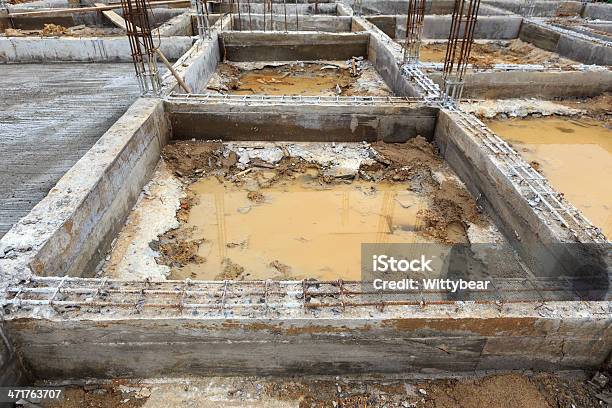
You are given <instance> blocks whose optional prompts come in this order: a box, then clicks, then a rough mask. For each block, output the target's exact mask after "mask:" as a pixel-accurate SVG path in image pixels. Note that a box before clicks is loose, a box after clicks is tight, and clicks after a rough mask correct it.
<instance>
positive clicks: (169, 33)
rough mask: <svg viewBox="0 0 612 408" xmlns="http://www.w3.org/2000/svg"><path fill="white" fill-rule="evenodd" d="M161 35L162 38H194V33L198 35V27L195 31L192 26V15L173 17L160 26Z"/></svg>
mask: <svg viewBox="0 0 612 408" xmlns="http://www.w3.org/2000/svg"><path fill="white" fill-rule="evenodd" d="M158 32H159V35H161V36H162V37H173V36H184V35H186V36H192V35H194V33H196V34H197V26H196V28H195V30H194V27H193V26H192V19H191V14H190V13H183V14H179V15H178V16H175V17H172V18H171V19H170V20H168V21H166V22H165V23H164V24H162V25H161V26H159V30H158Z"/></svg>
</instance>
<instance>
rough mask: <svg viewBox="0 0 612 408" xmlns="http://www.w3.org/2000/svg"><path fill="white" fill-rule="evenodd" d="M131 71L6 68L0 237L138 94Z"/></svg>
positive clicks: (0, 134) (0, 129)
mask: <svg viewBox="0 0 612 408" xmlns="http://www.w3.org/2000/svg"><path fill="white" fill-rule="evenodd" d="M133 70H134V68H133V66H132V65H131V64H53V65H44V66H41V65H6V66H4V67H3V68H2V72H3V75H1V76H0V81H1V83H2V86H1V90H0V94H1V95H2V96H1V97H0V179H2V183H0V236H2V235H4V233H6V231H8V229H9V228H10V227H11V225H12V224H13V223H15V222H16V221H17V220H18V219H19V218H21V217H23V216H24V215H26V214H27V213H28V212H29V211H30V209H32V207H34V205H35V204H36V203H37V202H38V201H40V200H41V199H42V198H43V197H44V196H45V195H47V192H48V191H49V190H50V189H51V187H53V186H54V185H55V183H56V182H57V180H59V178H60V177H61V176H62V175H63V174H64V173H65V172H66V171H67V170H68V169H69V168H70V167H71V166H72V165H73V164H74V163H76V161H77V160H78V159H79V158H80V157H81V156H82V155H83V154H84V153H85V152H87V150H89V148H90V147H91V146H92V145H93V144H94V143H95V142H96V140H98V138H99V137H100V136H102V134H103V133H104V132H105V131H106V129H108V128H109V127H110V126H111V125H112V124H113V123H114V122H115V121H116V120H117V119H118V118H119V117H120V116H121V115H122V114H123V112H125V110H126V109H127V107H128V106H129V105H130V104H131V103H132V101H134V100H135V99H136V97H137V96H138V95H139V91H138V86H137V85H136V82H135V81H134V73H133V72H134V71H133ZM76 78H78V79H79V80H78V81H77V80H75V79H76Z"/></svg>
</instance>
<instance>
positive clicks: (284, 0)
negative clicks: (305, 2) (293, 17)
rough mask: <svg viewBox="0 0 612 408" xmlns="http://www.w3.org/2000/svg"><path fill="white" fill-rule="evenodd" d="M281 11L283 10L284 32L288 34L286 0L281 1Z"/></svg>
mask: <svg viewBox="0 0 612 408" xmlns="http://www.w3.org/2000/svg"><path fill="white" fill-rule="evenodd" d="M283 9H284V10H285V32H288V31H289V30H288V28H287V0H283Z"/></svg>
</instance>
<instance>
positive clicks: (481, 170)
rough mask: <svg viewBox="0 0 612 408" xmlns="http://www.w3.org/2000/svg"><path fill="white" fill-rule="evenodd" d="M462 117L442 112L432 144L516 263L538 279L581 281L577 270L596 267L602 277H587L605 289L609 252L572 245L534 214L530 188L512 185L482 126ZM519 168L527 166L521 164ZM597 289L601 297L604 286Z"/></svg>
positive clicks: (555, 224)
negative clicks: (509, 246) (500, 235)
mask: <svg viewBox="0 0 612 408" xmlns="http://www.w3.org/2000/svg"><path fill="white" fill-rule="evenodd" d="M461 115H462V114H461V113H460V112H457V111H452V110H446V109H441V110H440V111H439V115H438V121H437V124H436V130H435V134H434V140H435V141H436V143H437V145H438V146H439V147H440V152H441V154H442V155H443V157H444V160H445V161H447V162H448V163H449V164H450V166H451V167H452V168H453V170H454V171H455V172H456V173H457V175H459V177H460V178H461V180H462V181H463V183H465V185H466V187H467V188H468V190H470V192H471V193H472V195H473V196H474V197H478V199H479V203H480V205H481V206H482V207H483V208H485V209H486V210H487V213H488V214H489V215H490V216H491V217H492V219H493V220H494V221H495V223H496V225H497V226H498V228H499V229H500V230H501V231H502V232H503V233H504V235H505V236H506V237H507V239H508V240H509V242H510V243H511V244H512V246H513V247H514V248H515V250H516V251H517V253H518V254H519V256H520V258H521V261H522V262H524V263H525V265H527V267H528V268H529V270H530V271H531V272H532V273H533V274H534V275H535V276H538V277H558V276H571V277H582V278H583V279H584V276H582V274H584V273H585V270H584V269H581V268H583V267H584V265H585V264H586V263H588V264H589V265H595V266H598V267H599V266H601V267H602V268H603V269H602V270H601V275H602V276H600V271H599V269H596V268H594V269H592V271H593V273H594V274H595V275H597V276H596V277H595V276H594V277H593V279H595V278H596V279H603V283H602V286H604V284H605V285H607V284H608V283H607V281H608V279H607V275H605V274H606V273H607V272H606V271H607V270H608V269H609V268H610V264H611V262H612V259H610V254H609V252H608V251H609V246H607V245H605V244H602V245H596V244H589V243H588V242H592V241H590V240H589V241H586V240H585V238H584V234H583V235H582V236H583V237H582V238H580V239H577V238H576V237H575V236H574V234H573V232H572V230H571V229H569V228H568V227H567V226H564V225H563V224H562V223H560V222H559V221H558V220H557V219H556V218H555V216H554V215H553V214H552V213H550V212H548V211H547V210H546V209H540V210H536V209H534V205H533V203H530V202H529V200H528V198H527V197H529V196H531V195H533V192H532V191H531V190H530V188H529V187H527V186H525V185H524V183H521V182H519V181H518V180H516V179H515V178H514V177H513V176H512V174H514V173H515V170H513V169H512V168H509V166H508V165H507V164H506V163H505V161H504V156H501V155H496V154H495V153H493V152H492V151H490V150H488V148H487V147H486V146H485V144H484V143H483V142H482V140H481V138H480V137H479V136H478V135H479V134H482V133H481V132H482V130H481V129H482V127H483V126H484V125H480V124H478V125H472V124H468V123H466V121H465V120H464V119H463V118H462V117H461ZM513 155H514V156H515V157H513V163H521V162H522V163H524V161H523V159H522V158H521V157H520V156H518V154H517V153H514V154H513ZM523 165H524V166H528V164H526V163H525V164H523ZM561 200H562V199H561ZM540 205H541V206H544V205H543V204H536V205H535V207H537V206H540ZM565 205H567V203H566V204H565ZM580 240H585V241H580ZM578 242H585V244H584V245H582V244H578ZM606 252H608V253H606ZM589 271H591V269H589ZM603 275H605V276H603ZM594 282H595V280H594ZM597 282H599V280H598V281H597ZM602 289H603V290H604V291H605V290H606V289H607V286H606V287H603V288H602Z"/></svg>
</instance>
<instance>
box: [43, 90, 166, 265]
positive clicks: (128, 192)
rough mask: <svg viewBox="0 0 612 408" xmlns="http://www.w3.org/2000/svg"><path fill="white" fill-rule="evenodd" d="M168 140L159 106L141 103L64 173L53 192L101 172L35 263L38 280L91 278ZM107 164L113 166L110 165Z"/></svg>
mask: <svg viewBox="0 0 612 408" xmlns="http://www.w3.org/2000/svg"><path fill="white" fill-rule="evenodd" d="M168 137H169V128H168V124H167V122H166V119H165V116H164V113H163V104H162V103H161V101H158V100H154V99H140V100H139V101H137V102H136V103H134V105H132V107H131V108H130V109H129V110H128V111H127V112H126V114H125V115H124V116H123V117H122V118H121V119H119V121H117V123H116V124H115V125H113V127H111V128H110V129H109V130H108V131H107V132H106V134H104V136H102V138H101V139H100V141H99V142H98V143H96V145H94V147H93V148H92V149H91V150H90V151H89V152H88V153H87V154H86V155H85V156H84V157H83V158H82V159H81V160H80V161H79V162H78V163H77V164H76V165H75V166H74V167H73V168H72V169H70V170H69V171H68V173H66V175H65V176H64V177H63V178H62V179H61V180H60V182H59V183H58V185H57V186H56V187H55V189H58V190H60V191H61V190H62V187H64V186H66V185H67V184H71V183H79V182H80V179H81V178H82V173H83V171H85V169H84V167H88V168H89V171H91V170H92V165H97V167H98V168H99V170H100V173H97V174H96V175H97V176H98V178H97V179H94V180H93V181H94V184H93V185H92V186H90V188H89V191H88V192H87V194H86V195H85V196H84V197H83V201H81V202H79V203H78V206H77V207H75V208H74V210H73V212H72V213H71V214H70V217H69V218H68V219H66V220H65V221H64V223H63V226H62V228H60V229H59V230H57V231H56V232H55V233H54V235H53V236H52V237H51V239H49V240H48V241H47V242H46V243H45V245H43V247H42V248H41V249H40V251H39V252H38V254H37V255H36V257H35V259H34V260H33V262H32V266H33V271H34V272H35V273H36V274H37V275H39V276H44V275H54V276H62V275H71V276H93V273H94V272H95V270H96V267H97V266H98V264H99V262H100V261H101V260H103V258H104V256H105V253H106V251H107V250H108V249H109V248H110V245H111V242H112V241H113V239H114V238H115V236H116V235H117V233H118V232H119V231H120V230H121V228H122V227H123V224H124V222H125V220H126V218H127V216H128V214H129V212H130V211H131V209H132V206H133V205H134V204H135V203H136V200H137V198H138V196H139V194H140V192H141V189H142V187H143V186H144V184H145V183H146V182H147V181H148V179H149V177H150V175H151V174H152V170H153V168H154V167H155V166H156V165H157V161H158V159H159V155H160V153H161V149H162V147H163V146H164V145H165V144H166V142H167V139H168ZM101 153H105V154H106V156H104V155H103V154H101ZM111 153H114V154H113V155H112V156H110V154H111ZM108 158H110V159H111V160H110V161H106V160H105V159H108ZM77 180H78V181H77Z"/></svg>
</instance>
